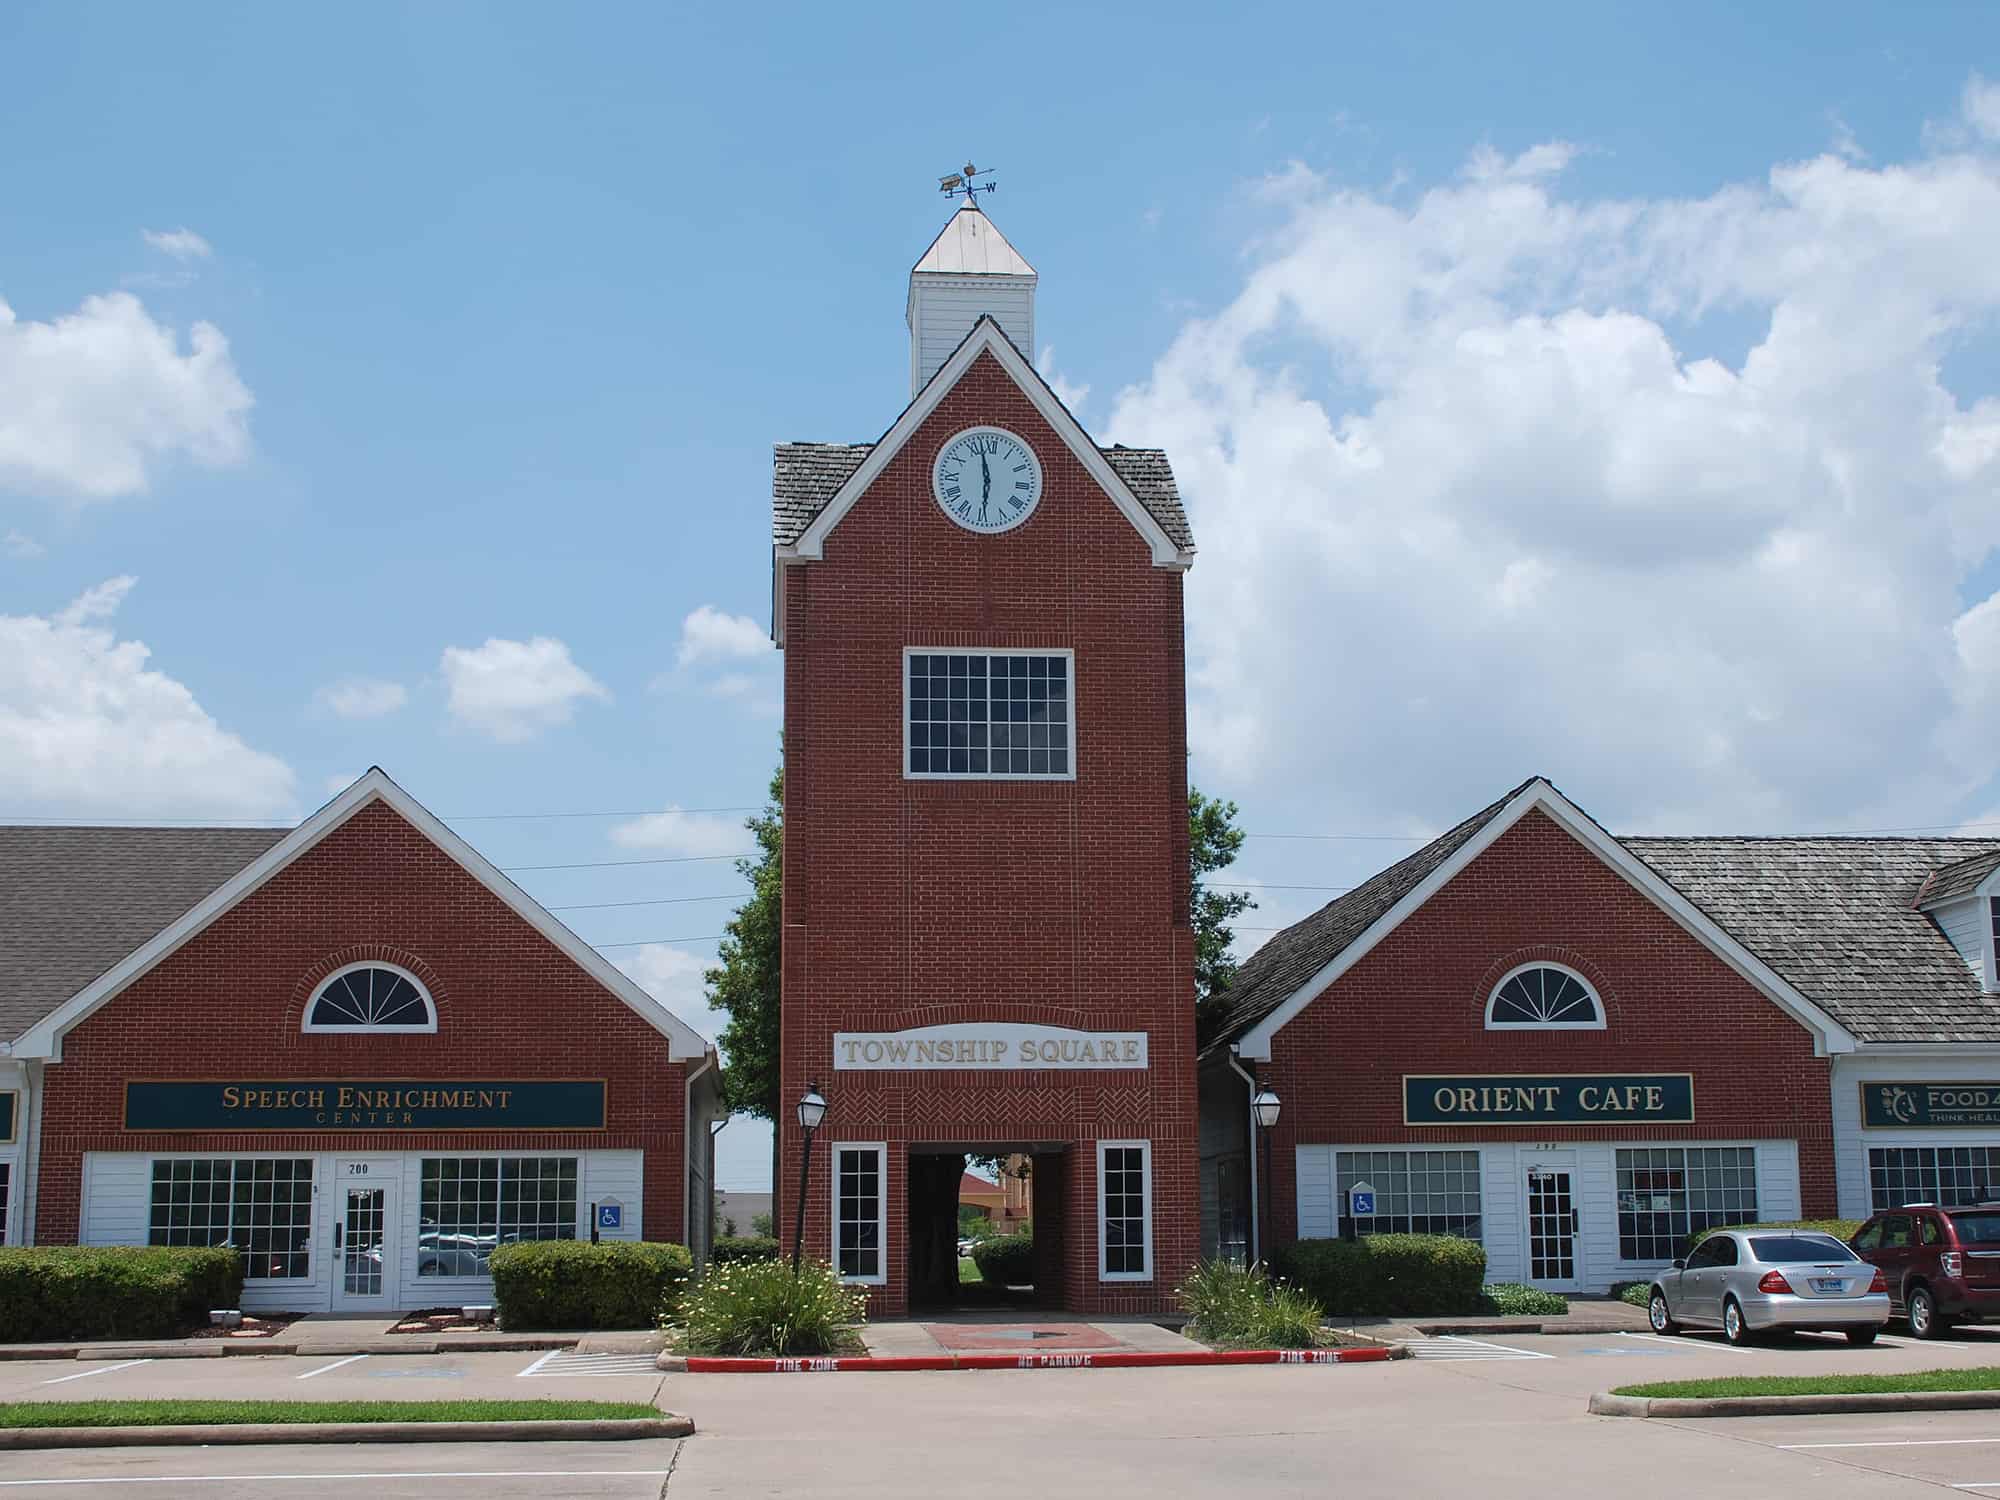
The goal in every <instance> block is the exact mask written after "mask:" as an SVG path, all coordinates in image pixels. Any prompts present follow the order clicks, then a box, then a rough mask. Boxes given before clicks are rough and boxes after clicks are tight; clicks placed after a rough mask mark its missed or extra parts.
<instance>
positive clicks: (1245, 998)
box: [1204, 776, 1857, 1058]
mask: <svg viewBox="0 0 2000 1500" xmlns="http://www.w3.org/2000/svg"><path fill="white" fill-rule="evenodd" d="M1538 810H1539V811H1540V812H1542V813H1544V814H1546V815H1547V816H1548V817H1549V818H1550V819H1551V820H1552V821H1553V822H1555V823H1556V824H1557V825H1558V826H1559V827H1561V828H1562V829H1563V830H1564V831H1565V832H1566V833H1568V834H1569V835H1570V836H1571V837H1572V838H1574V839H1576V840H1577V842H1578V843H1580V844H1582V845H1584V847H1586V848H1587V849H1589V850H1590V851H1591V852H1592V853H1593V854H1595V855H1596V856H1597V857H1598V858H1599V859H1600V860H1602V861H1603V862H1604V863H1605V864H1606V865H1608V866H1609V867H1610V868H1611V869H1612V870H1613V872H1614V873H1616V874H1618V875H1620V876H1622V877H1623V878H1624V879H1625V880H1626V882H1627V883H1628V884H1630V885H1632V886H1633V887H1634V888H1636V889H1637V890H1638V891H1639V892H1640V894H1642V895H1644V896H1646V897H1648V898H1649V899H1651V900H1652V902H1653V903H1654V904H1655V905H1656V906H1658V907H1659V908H1660V909H1661V910H1662V911H1663V912H1664V913H1665V914H1666V915H1667V916H1668V917H1670V918H1671V919H1672V920H1673V921H1675V922H1676V923H1678V924H1679V925H1680V926H1681V928H1682V929H1683V930H1684V931H1686V932H1687V933H1688V934H1689V935H1690V936H1691V937H1693V938H1694V939H1695V940H1696V941H1698V942H1700V943H1701V944H1702V945H1703V946H1705V947H1707V948H1708V949H1709V950H1710V951H1711V952H1713V953H1714V954H1715V955H1716V956H1717V957H1718V958H1720V959H1722V961H1723V962H1725V963H1727V964H1729V965H1730V966H1731V967H1732V968H1734V969H1735V970H1736V971H1737V972H1738V973H1739V974H1741V975H1742V976H1743V977H1744V979H1745V980H1747V981H1748V982H1749V983H1750V984H1752V985H1753V986H1755V987H1756V988H1757V989H1759V990H1761V991H1762V992H1763V993H1764V994H1765V995H1766V996H1767V997H1768V998H1769V999H1770V1000H1771V1001H1772V1002H1773V1003H1774V1004H1776V1005H1777V1006H1778V1007H1779V1008H1780V1009H1782V1010H1784V1011H1786V1012H1787V1013H1788V1014H1790V1015H1791V1016H1792V1017H1793V1018H1794V1019H1795V1020H1797V1021H1798V1022H1799V1023H1800V1024H1801V1025H1802V1026H1804V1027H1805V1028H1806V1029H1807V1030H1808V1031H1810V1032H1811V1033H1812V1035H1813V1047H1814V1051H1815V1053H1826V1052H1848V1051H1852V1050H1853V1048H1854V1046H1855V1044H1856V1040H1857V1039H1856V1037H1855V1036H1854V1034H1853V1033H1852V1032H1850V1031H1849V1030H1848V1029H1847V1028H1846V1027H1845V1026H1844V1025H1842V1024H1841V1022H1840V1021H1839V1020H1837V1019H1836V1018H1835V1017H1834V1015H1833V1014H1832V1013H1831V1011H1830V1010H1829V1009H1828V1008H1826V1007H1824V1006H1822V1005H1821V1004H1819V1003H1818V1002H1817V1000H1816V999H1815V998H1814V997H1811V996H1809V995H1807V994H1806V993H1805V992H1803V991H1801V990H1800V989H1799V988H1798V987H1797V986H1796V985H1795V984H1794V983H1792V981H1791V980H1789V979H1788V978H1786V977H1785V976H1784V975H1783V974H1782V973H1780V972H1779V971H1778V969H1777V968H1776V967H1774V966H1773V965H1772V964H1770V963H1769V962H1767V961H1766V960H1765V959H1764V958H1762V957H1761V956H1759V955H1758V954H1756V953H1755V952H1753V951H1751V950H1750V949H1749V948H1747V947H1746V946H1745V945H1744V944H1743V943H1742V942H1741V941H1740V940H1739V939H1738V938H1737V937H1736V936H1735V935H1734V934H1733V933H1732V932H1730V931H1729V930H1728V929H1727V928H1725V927H1724V926H1722V925H1721V924H1720V923H1719V922H1718V921H1717V920H1716V919H1715V918H1714V917H1712V916H1711V915H1710V914H1709V913H1708V912H1707V911H1705V910H1704V909H1702V907H1700V906H1699V905H1697V904H1696V903H1694V902H1692V901H1690V900H1689V899H1688V898H1687V896H1685V895H1683V894H1682V893H1681V892H1680V891H1679V890H1677V889H1676V888H1675V887H1674V885H1673V884H1672V883H1671V882H1669V881H1668V880H1667V879H1666V878H1665V877H1664V876H1663V875H1661V873H1660V872H1659V871H1658V870H1656V869H1654V868H1653V867H1652V866H1651V865H1650V864H1648V863H1646V862H1645V861H1644V860H1642V859H1640V858H1638V857H1637V856H1636V855H1635V854H1633V853H1632V852H1631V851H1630V850H1628V849H1627V848H1626V847H1625V846H1624V845H1623V844H1621V843H1620V842H1619V841H1618V840H1617V839H1615V838H1613V837H1612V836H1611V834H1610V833H1608V832H1607V831H1606V830H1605V829H1604V828H1603V827H1602V826H1601V825H1599V824H1598V823H1597V821H1596V820H1595V819H1593V818H1591V817H1590V815H1589V814H1587V813H1585V812H1584V811H1583V809H1581V808H1580V807H1578V806H1577V805H1576V804H1575V803H1573V802H1571V801H1570V800H1569V799H1568V798H1567V797H1565V796H1563V794H1562V793H1561V792H1559V791H1557V790H1556V788H1555V787H1554V785H1553V784H1551V783H1550V782H1549V781H1547V780H1546V779H1544V778H1542V777H1539V776H1537V777H1533V778H1531V779H1530V780H1528V781H1525V782H1523V783H1522V784H1521V785H1520V786H1519V787H1517V788H1515V789H1514V790H1513V791H1512V792H1509V793H1508V794H1507V795H1506V796H1505V797H1503V798H1501V799H1500V800H1499V801H1498V802H1495V803H1492V804H1490V805H1489V806H1487V807H1484V808H1482V809H1480V810H1479V811H1478V812H1477V813H1474V814H1473V815H1472V817H1470V818H1468V819H1466V820H1465V822H1463V823H1461V824H1459V825H1458V826H1457V827H1455V828H1453V829H1452V830H1451V831H1450V832H1448V833H1445V834H1442V835H1440V836H1439V837H1438V838H1436V839H1433V840H1432V841H1431V842H1430V843H1428V844H1426V845H1425V846H1424V847H1423V848H1421V849H1419V850H1417V852H1416V853H1414V854H1411V855H1408V856H1406V857H1405V858H1404V859H1401V860H1398V861H1397V862H1396V863H1395V864H1393V865H1391V866H1390V867H1389V868H1388V869H1386V870H1384V871H1382V872H1381V873H1380V874H1378V875H1376V876H1374V877H1372V878H1371V879H1369V880H1367V881H1364V882H1363V883H1362V884H1361V885H1359V886H1357V887H1355V888H1354V889H1353V890H1352V891H1349V892H1347V893H1346V894H1345V895H1343V896H1340V897H1338V898H1336V899H1335V900H1333V901H1331V902H1329V903H1327V905H1326V906H1324V907H1322V908H1321V909H1320V910H1319V911H1317V912H1315V913H1314V914H1313V915H1312V916H1310V917H1307V918H1306V919H1305V920H1304V921H1303V922H1298V923H1295V924H1293V926H1291V927H1289V928H1287V929H1286V930H1285V931H1284V932H1282V933H1280V934H1278V936H1277V937H1275V938H1273V939H1272V940H1271V942H1270V943H1267V944H1265V948H1270V947H1272V946H1274V945H1276V944H1279V943H1283V944H1284V945H1285V946H1284V947H1283V948H1281V949H1280V951H1279V952H1278V953H1277V954H1276V955H1274V956H1273V957H1272V958H1271V959H1270V960H1268V961H1265V960H1264V949H1259V950H1258V951H1257V952H1256V953H1255V954H1252V955H1251V957H1250V960H1249V962H1247V963H1246V964H1245V965H1244V966H1243V968H1242V970H1240V971H1239V973H1238V976H1237V982H1236V984H1234V985H1232V986H1231V987H1230V996H1231V1006H1230V1009H1229V1011H1228V1012H1227V1014H1226V1016H1225V1019H1224V1022H1223V1024H1222V1027H1221V1029H1220V1031H1219V1032H1218V1034H1217V1036H1216V1038H1215V1039H1214V1040H1213V1041H1211V1042H1210V1043H1209V1044H1208V1045H1207V1047H1205V1048H1204V1052H1213V1051H1215V1050H1217V1049H1218V1048H1220V1047H1222V1046H1224V1045H1229V1046H1231V1047H1232V1048H1233V1049H1234V1050H1237V1051H1240V1052H1241V1053H1242V1054H1243V1055H1244V1056H1246V1057H1255V1058H1264V1057H1268V1056H1269V1055H1270V1044H1271V1037H1272V1035H1273V1034H1274V1033H1276V1032H1277V1031H1278V1030H1279V1029H1280V1028H1281V1027H1283V1026H1284V1025H1285V1023H1286V1022H1288V1021H1290V1020H1291V1019H1292V1017H1294V1016H1296V1015H1297V1014H1298V1013H1299V1012H1300V1011H1302V1010H1304V1009H1305V1008H1306V1006H1308V1005H1310V1004H1311V1003H1312V1002H1313V1001H1314V1000H1316V999H1317V998H1318V997H1319V996H1320V995H1321V994H1322V993H1323V992H1324V991H1325V990H1326V988H1327V986H1328V985H1330V984H1332V983H1333V982H1334V981H1335V980H1336V979H1338V978H1339V977H1340V976H1341V975H1342V974H1343V973H1345V972H1346V971H1347V970H1348V969H1349V968H1351V967H1352V966H1353V965H1354V964H1356V963H1358V962H1359V961H1360V960H1361V959H1362V958H1363V957H1364V956H1366V955H1367V953H1368V952H1369V951H1370V950H1372V949H1373V948H1374V947H1375V945H1376V944H1377V943H1379V942H1381V941H1382V939H1383V938H1385V937H1387V936H1388V935H1389V934H1390V933H1391V932H1394V931H1395V930H1396V928H1397V927H1398V926H1400V925H1401V924H1402V922H1403V921H1404V919H1405V918H1407V917H1408V916H1409V915H1410V914H1411V913H1412V912H1414V911H1416V910H1418V909H1419V908H1421V907H1422V906H1423V904H1424V903H1425V902H1426V901H1428V900H1429V899H1430V898H1431V897H1432V896H1433V895H1435V894H1436V893H1437V892H1438V891H1439V890H1440V889H1442V888H1443V887H1444V885H1445V884H1446V883H1447V882H1449V881H1450V880H1451V879H1452V877H1453V876H1455V875H1457V874H1458V872H1459V871H1460V870H1463V869H1464V868H1465V867H1466V866H1467V865H1469V864H1471V863H1472V861H1473V860H1475V859H1477V858H1478V857H1479V856H1480V855H1481V854H1483V853H1484V852H1485V851H1486V850H1487V848H1489V847H1490V846H1491V845H1492V843H1493V842H1494V840H1496V839H1497V838H1499V837H1500V835H1501V834H1503V833H1505V832H1506V831H1507V830H1508V829H1509V828H1511V827H1513V826H1514V825H1515V824H1516V823H1518V822H1519V821H1520V820H1521V819H1522V818H1524V817H1526V816H1527V815H1528V814H1529V813H1530V812H1534V811H1538Z"/></svg>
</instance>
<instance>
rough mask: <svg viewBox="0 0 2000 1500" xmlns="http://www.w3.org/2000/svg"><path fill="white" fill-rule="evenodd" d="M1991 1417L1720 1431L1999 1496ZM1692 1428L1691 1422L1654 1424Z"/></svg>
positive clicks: (1955, 1414)
mask: <svg viewBox="0 0 2000 1500" xmlns="http://www.w3.org/2000/svg"><path fill="white" fill-rule="evenodd" d="M1993 1418H1994V1414H1993V1413H1992V1412H1982V1411H1947V1412H1923V1413H1910V1414H1889V1413H1884V1414H1882V1415H1869V1416H1851V1417H1810V1418H1806V1417H1770V1418H1762V1417H1744V1418H1732V1419H1729V1420H1727V1421H1724V1422H1720V1423H1718V1422H1713V1421H1711V1422H1707V1423H1704V1424H1700V1425H1704V1426H1709V1427H1715V1426H1721V1427H1725V1428H1726V1429H1727V1433H1728V1436H1729V1437H1730V1438H1731V1439H1733V1440H1734V1441H1736V1442H1739V1443H1746V1444H1754V1445H1756V1446H1759V1447H1763V1448H1767V1449H1770V1450H1771V1451H1773V1452H1778V1453H1784V1454H1787V1455H1790V1456H1791V1457H1793V1458H1795V1459H1797V1460H1798V1461H1799V1462H1801V1463H1802V1464H1808V1465H1811V1466H1812V1467H1813V1468H1814V1469H1816V1470H1824V1469H1829V1468H1838V1469H1843V1470H1848V1471H1851V1472H1854V1473H1860V1474H1873V1475H1880V1476H1883V1477H1885V1478H1895V1479H1900V1480H1907V1481H1915V1482H1921V1483H1923V1484H1925V1485H1929V1486H1936V1487H1942V1488H1948V1489H1953V1490H1956V1491H1958V1492H1959V1493H1961V1494H1967V1495H1980V1494H1986V1495H2000V1436H1996V1434H1995V1423H1994V1420H1993ZM1660 1425H1662V1426H1673V1427H1680V1428H1691V1427H1694V1426H1696V1425H1697V1424H1695V1423H1692V1422H1674V1423H1661V1424H1660Z"/></svg>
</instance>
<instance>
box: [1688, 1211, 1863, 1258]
mask: <svg viewBox="0 0 2000 1500" xmlns="http://www.w3.org/2000/svg"><path fill="white" fill-rule="evenodd" d="M1864 1222H1866V1221H1865V1220H1862V1219H1775V1220H1773V1221H1772V1222H1771V1223H1769V1224H1718V1225H1716V1226H1715V1227H1714V1228H1713V1229H1697V1230H1696V1231H1695V1232H1694V1233H1693V1234H1691V1235H1689V1236H1688V1238H1687V1243H1686V1244H1685V1245H1683V1246H1681V1255H1682V1256H1683V1257H1685V1256H1686V1255H1687V1254H1688V1252H1689V1251H1691V1250H1693V1249H1694V1247H1695V1246H1696V1245H1699V1244H1700V1243H1701V1242H1702V1241H1703V1240H1705V1239H1707V1238H1708V1237H1709V1236H1710V1235H1711V1234H1720V1233H1722V1231H1723V1230H1725V1229H1817V1230H1818V1231H1819V1232H1820V1233H1821V1234H1830V1235H1832V1236H1833V1237H1834V1238H1835V1239H1837V1240H1840V1241H1843V1242H1845V1241H1847V1240H1851V1239H1853V1238H1854V1232H1855V1231H1856V1230H1857V1229H1859V1228H1860V1227H1861V1226H1862V1224H1863V1223H1864Z"/></svg>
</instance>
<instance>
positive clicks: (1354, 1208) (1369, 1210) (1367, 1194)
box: [1347, 1182, 1375, 1219]
mask: <svg viewBox="0 0 2000 1500" xmlns="http://www.w3.org/2000/svg"><path fill="white" fill-rule="evenodd" d="M1347 1212H1348V1216H1349V1217H1350V1218H1356V1219H1367V1218H1372V1217H1374V1214H1375V1189H1374V1187H1373V1186H1371V1185H1370V1184H1368V1183H1365V1182H1363V1183H1358V1184H1356V1185H1355V1186H1354V1187H1351V1188H1349V1189H1348V1190H1347Z"/></svg>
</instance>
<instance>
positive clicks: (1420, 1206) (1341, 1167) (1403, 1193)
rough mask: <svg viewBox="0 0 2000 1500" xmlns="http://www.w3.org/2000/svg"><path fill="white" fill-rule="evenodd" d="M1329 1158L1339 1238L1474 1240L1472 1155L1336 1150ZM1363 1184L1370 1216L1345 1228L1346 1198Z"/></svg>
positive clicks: (1475, 1169) (1476, 1206) (1476, 1204)
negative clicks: (1370, 1201) (1370, 1196)
mask: <svg viewBox="0 0 2000 1500" xmlns="http://www.w3.org/2000/svg"><path fill="white" fill-rule="evenodd" d="M1333 1160H1334V1175H1335V1177H1336V1179H1337V1181H1336V1183H1335V1186H1336V1188H1337V1190H1338V1195H1337V1197H1336V1198H1335V1200H1334V1201H1335V1202H1336V1203H1337V1204H1339V1212H1340V1216H1341V1221H1342V1222H1341V1225H1340V1229H1341V1232H1342V1233H1343V1234H1345V1233H1347V1232H1349V1230H1350V1229H1351V1230H1353V1231H1354V1232H1356V1233H1359V1234H1455V1235H1457V1236H1459V1238H1461V1239H1468V1240H1476V1239H1478V1238H1479V1237H1480V1230H1481V1224H1480V1196H1479V1153H1478V1152H1477V1151H1338V1152H1335V1153H1334V1159H1333ZM1364 1182H1365V1183H1367V1184H1368V1185H1369V1186H1370V1187H1372V1188H1374V1189H1375V1212H1374V1214H1373V1215H1372V1216H1370V1217H1367V1218H1362V1219H1357V1220H1354V1221H1353V1222H1352V1224H1351V1225H1350V1224H1349V1223H1348V1221H1347V1205H1348V1204H1349V1203H1351V1202H1352V1201H1353V1200H1352V1199H1351V1198H1350V1197H1349V1196H1348V1194H1349V1193H1350V1192H1351V1191H1352V1189H1353V1188H1354V1187H1355V1186H1356V1185H1357V1184H1359V1183H1364Z"/></svg>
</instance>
